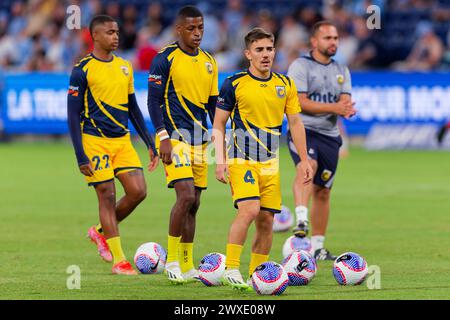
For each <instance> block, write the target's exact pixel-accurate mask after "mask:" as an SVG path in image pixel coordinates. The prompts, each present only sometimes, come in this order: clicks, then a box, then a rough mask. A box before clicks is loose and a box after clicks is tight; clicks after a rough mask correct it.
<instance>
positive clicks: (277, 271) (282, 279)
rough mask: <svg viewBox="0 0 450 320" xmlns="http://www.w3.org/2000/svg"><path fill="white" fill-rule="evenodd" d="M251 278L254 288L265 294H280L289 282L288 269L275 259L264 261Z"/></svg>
mask: <svg viewBox="0 0 450 320" xmlns="http://www.w3.org/2000/svg"><path fill="white" fill-rule="evenodd" d="M251 279H252V284H253V289H255V291H256V292H257V293H258V294H264V295H276V296H278V295H280V294H282V293H283V292H284V291H285V290H286V288H287V286H288V284H289V278H288V274H287V272H286V270H284V268H283V266H282V265H280V264H278V263H276V262H273V261H268V262H264V263H263V264H260V265H259V266H258V267H256V269H255V271H254V272H253V274H252V278H251Z"/></svg>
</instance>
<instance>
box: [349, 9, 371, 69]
mask: <svg viewBox="0 0 450 320" xmlns="http://www.w3.org/2000/svg"><path fill="white" fill-rule="evenodd" d="M353 32H354V34H355V37H356V39H357V41H358V47H357V49H356V52H355V55H354V57H353V59H352V60H351V63H350V68H351V69H367V68H369V67H371V66H373V63H374V59H375V58H376V56H377V51H378V49H377V45H376V42H375V39H374V38H373V33H372V30H369V29H368V28H367V26H366V21H365V19H363V18H356V19H355V20H354V21H353Z"/></svg>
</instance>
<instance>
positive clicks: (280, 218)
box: [272, 206, 294, 232]
mask: <svg viewBox="0 0 450 320" xmlns="http://www.w3.org/2000/svg"><path fill="white" fill-rule="evenodd" d="M293 223H294V217H293V216H292V213H291V210H289V208H288V207H286V206H281V212H280V213H277V214H275V215H274V216H273V227H272V230H273V231H274V232H284V231H288V230H289V229H290V228H291V227H292V225H293Z"/></svg>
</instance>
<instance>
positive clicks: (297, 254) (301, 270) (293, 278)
mask: <svg viewBox="0 0 450 320" xmlns="http://www.w3.org/2000/svg"><path fill="white" fill-rule="evenodd" d="M282 265H283V267H284V269H285V270H286V272H287V274H288V278H289V285H290V286H304V285H307V284H308V283H309V282H310V281H311V280H312V278H314V276H315V275H316V272H317V265H316V261H315V259H314V258H313V257H312V256H311V255H310V254H309V253H308V252H306V251H303V250H301V251H294V252H293V253H291V254H290V255H289V256H288V257H287V258H286V259H284V260H283V263H282Z"/></svg>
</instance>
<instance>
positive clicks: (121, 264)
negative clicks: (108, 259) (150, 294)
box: [95, 181, 136, 275]
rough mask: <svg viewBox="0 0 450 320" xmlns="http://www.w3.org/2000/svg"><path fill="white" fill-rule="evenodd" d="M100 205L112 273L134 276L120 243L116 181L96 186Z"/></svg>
mask: <svg viewBox="0 0 450 320" xmlns="http://www.w3.org/2000/svg"><path fill="white" fill-rule="evenodd" d="M95 191H96V193H97V198H98V204H99V216H100V223H101V225H102V229H103V234H104V237H105V239H106V242H107V244H108V247H109V250H110V251H111V254H112V257H113V263H114V265H113V268H112V272H113V273H115V274H126V275H134V274H136V272H135V271H134V270H133V267H132V266H131V264H130V263H129V262H128V261H126V258H125V255H124V253H123V250H122V245H121V243H120V236H119V227H118V222H117V218H116V187H115V184H114V181H110V182H105V183H101V184H98V185H96V186H95Z"/></svg>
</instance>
